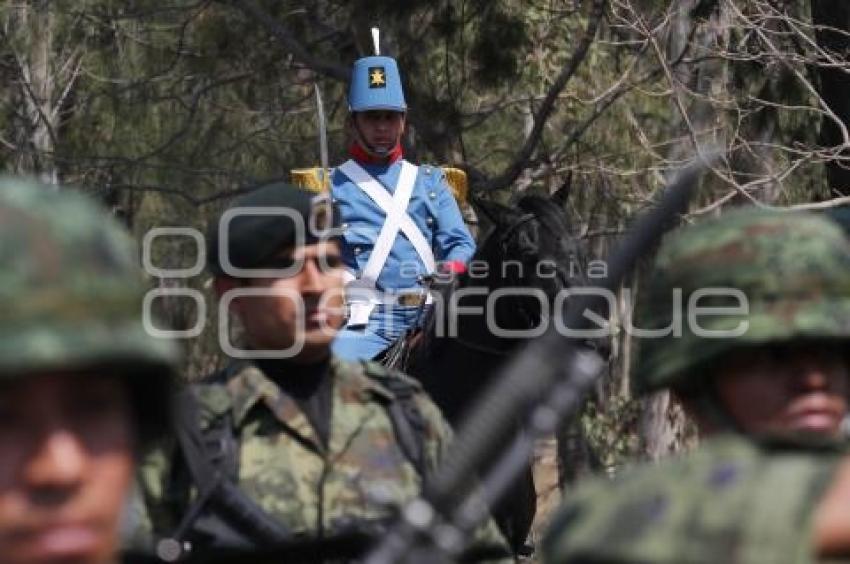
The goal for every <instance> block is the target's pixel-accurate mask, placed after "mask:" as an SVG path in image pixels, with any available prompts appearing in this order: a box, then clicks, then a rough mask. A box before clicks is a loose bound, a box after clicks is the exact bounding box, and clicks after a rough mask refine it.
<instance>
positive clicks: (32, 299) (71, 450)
mask: <svg viewBox="0 0 850 564" xmlns="http://www.w3.org/2000/svg"><path fill="white" fill-rule="evenodd" d="M137 265H138V262H137V257H136V253H135V252H134V251H133V248H132V245H131V244H130V239H129V237H128V236H127V235H126V234H125V233H123V232H122V231H121V229H120V228H119V227H118V226H117V225H116V224H114V223H113V222H112V220H111V219H108V218H107V216H106V214H105V213H104V212H103V211H101V210H99V209H97V208H96V207H95V206H94V205H93V204H92V203H90V202H89V201H87V200H86V199H85V198H84V197H83V196H81V195H79V194H75V193H72V192H69V191H56V190H55V189H54V188H49V187H45V186H41V185H38V184H36V183H33V182H28V181H23V180H16V179H11V178H6V179H0V279H1V280H2V284H0V561H2V562H3V563H4V564H23V563H26V564H35V563H59V562H62V563H66V562H69V563H70V562H73V563H79V564H83V563H85V564H97V563H106V562H115V561H116V559H117V546H118V527H119V521H120V514H121V511H122V508H123V506H124V502H125V498H126V496H127V493H128V489H129V486H130V484H131V482H132V477H133V465H134V461H135V457H136V453H137V452H138V450H139V449H141V448H142V447H143V446H144V445H145V444H146V443H147V442H149V441H150V440H151V439H152V438H154V437H155V436H156V435H158V434H159V433H160V431H162V430H164V428H165V427H166V424H167V421H168V417H167V416H168V409H167V398H168V388H169V382H170V377H171V371H172V365H173V362H174V360H175V351H174V350H173V349H172V348H170V346H169V345H168V343H166V342H162V341H156V340H154V339H153V338H152V337H149V336H148V335H147V334H146V332H145V331H144V329H143V327H142V322H141V307H142V295H143V287H142V283H141V277H140V273H139V271H138V266H137Z"/></svg>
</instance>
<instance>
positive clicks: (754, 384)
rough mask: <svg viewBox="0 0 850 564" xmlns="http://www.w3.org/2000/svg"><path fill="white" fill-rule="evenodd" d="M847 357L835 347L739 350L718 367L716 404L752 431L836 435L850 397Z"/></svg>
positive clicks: (778, 346) (740, 424)
mask: <svg viewBox="0 0 850 564" xmlns="http://www.w3.org/2000/svg"><path fill="white" fill-rule="evenodd" d="M847 358H848V357H847V353H846V352H845V351H843V350H841V348H839V347H837V346H816V345H806V346H789V345H776V346H763V347H758V348H755V349H753V350H747V351H739V352H738V353H736V354H734V355H732V356H731V357H730V358H728V359H726V360H725V361H724V362H723V363H722V364H721V365H720V366H719V367H718V371H717V373H716V376H715V382H716V390H717V394H718V400H719V401H720V402H721V404H722V405H723V406H724V407H725V408H726V409H727V411H728V413H729V415H731V416H732V418H733V419H734V420H735V421H736V422H737V423H738V425H739V426H740V427H741V429H742V430H743V431H745V432H748V433H763V432H779V433H781V432H788V431H803V432H812V433H818V434H825V435H837V434H838V433H839V426H840V424H841V420H842V419H843V418H844V416H845V415H846V414H847V401H848V393H850V384H848V361H847Z"/></svg>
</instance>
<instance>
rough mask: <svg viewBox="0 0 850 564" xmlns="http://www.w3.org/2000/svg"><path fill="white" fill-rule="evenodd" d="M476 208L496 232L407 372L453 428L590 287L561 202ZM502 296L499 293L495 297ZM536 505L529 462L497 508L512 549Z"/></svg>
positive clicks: (434, 315)
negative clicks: (568, 295)
mask: <svg viewBox="0 0 850 564" xmlns="http://www.w3.org/2000/svg"><path fill="white" fill-rule="evenodd" d="M478 209H479V210H480V211H482V212H483V213H484V214H485V215H486V216H487V217H488V218H489V219H490V220H491V222H492V223H493V228H492V230H491V231H490V233H489V235H488V236H487V237H486V238H485V239H484V240H483V242H482V243H481V244H480V245H479V248H478V251H477V252H476V254H475V256H474V258H473V261H472V262H471V263H470V268H469V270H468V271H467V273H466V274H464V275H463V276H461V278H460V280H459V281H458V283H457V287H456V288H455V289H454V296H455V298H456V299H455V300H452V298H451V296H446V295H442V299H438V300H437V304H436V305H435V307H434V308H433V309H432V311H431V314H430V315H429V318H428V320H427V321H426V325H425V330H424V331H423V338H422V339H421V341H420V342H419V343H418V344H416V345H415V346H414V347H412V350H411V351H410V354H409V356H408V357H407V358H406V362H404V366H403V368H404V369H405V370H406V371H407V372H408V373H409V374H411V375H412V376H414V377H416V378H418V379H419V380H420V381H421V382H422V384H423V385H424V387H425V389H426V390H427V391H428V393H429V394H430V395H431V397H432V398H433V399H434V401H435V403H436V404H437V405H438V406H439V407H440V408H441V409H442V410H443V413H444V414H445V416H446V418H447V419H448V420H449V422H450V423H452V424H453V425H455V424H457V423H458V422H459V420H460V419H461V418H462V416H463V414H464V412H465V411H466V409H467V408H468V407H469V406H470V404H471V403H472V402H473V401H474V400H475V399H476V398H477V397H478V396H479V395H480V394H481V392H482V391H483V390H484V389H485V388H486V387H487V386H488V385H489V384H490V383H491V380H492V379H493V378H494V376H495V375H496V373H497V371H498V368H499V367H500V366H501V365H502V364H503V363H504V362H505V360H506V358H507V357H508V355H510V354H511V353H513V352H515V351H516V349H517V347H518V346H519V345H520V344H521V343H522V342H523V341H525V340H527V339H528V338H529V336H530V333H529V331H530V330H533V329H534V328H539V327H541V324H542V325H544V326H545V324H546V323H547V321H548V319H549V317H550V316H551V314H552V312H553V308H554V306H555V296H556V295H557V294H558V293H559V291H561V290H562V289H564V288H569V287H575V286H583V285H585V284H586V278H585V273H586V267H585V264H584V261H583V254H582V253H581V252H580V250H579V246H578V245H577V243H576V241H575V239H574V238H573V237H572V235H571V234H570V229H569V225H568V223H567V220H566V216H565V214H564V211H563V208H562V206H561V202H559V200H558V199H557V198H553V199H549V198H544V197H541V196H531V195H529V196H524V197H522V198H521V199H520V200H519V201H518V202H517V204H516V206H515V207H506V206H501V205H498V204H494V203H489V202H478ZM517 290H518V291H517ZM498 291H501V292H502V294H501V297H498V298H497V299H496V297H497V296H499V294H495V295H494V292H498ZM532 292H534V293H535V294H536V295H534V296H533V295H530V294H531V293H532ZM464 293H466V294H467V295H463V294H464ZM462 295H463V297H461V296H462ZM541 297H545V299H541ZM488 299H489V300H490V301H491V305H490V307H491V308H492V309H491V315H490V316H489V320H488V316H487V315H485V314H484V313H481V314H470V313H465V314H464V313H461V311H467V312H468V311H470V310H471V309H472V308H481V311H483V312H486V311H487V308H488V304H487V301H488ZM440 302H442V306H443V307H440V305H441V304H440ZM452 304H454V305H456V306H459V308H458V307H453V305H452ZM467 308H469V309H467ZM453 320H456V321H453ZM488 321H489V323H488ZM452 325H454V327H453V326H452ZM523 331H524V332H525V333H523V334H522V335H519V333H520V332H523ZM510 332H515V333H514V334H513V335H511V334H510ZM518 335H519V336H518ZM506 440H508V437H506ZM536 502H537V498H536V493H535V491H534V482H533V478H532V474H531V464H530V463H529V467H528V471H527V473H526V476H524V477H523V478H522V479H521V480H519V481H518V483H517V484H516V487H515V488H514V489H513V490H512V493H511V495H510V496H509V499H506V500H505V501H504V502H503V503H502V504H500V505H499V506H497V507H495V508H494V516H495V517H496V520H497V521H498V522H499V525H500V527H502V530H503V532H504V533H505V534H506V536H508V538H509V539H510V541H511V543H512V544H513V546H514V549H518V548H519V547H520V546H522V544H523V543H524V541H525V540H526V537H527V535H528V532H529V530H530V528H531V522H532V520H533V519H534V513H535V510H536Z"/></svg>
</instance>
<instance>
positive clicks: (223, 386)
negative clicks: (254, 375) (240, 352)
mask: <svg viewBox="0 0 850 564" xmlns="http://www.w3.org/2000/svg"><path fill="white" fill-rule="evenodd" d="M248 368H249V364H248V363H244V362H232V363H230V364H229V365H228V366H227V367H225V368H224V369H222V370H218V371H216V372H212V373H210V374H207V375H206V376H204V377H203V378H201V379H199V380H196V381H194V382H191V383H189V384H188V385H187V386H186V389H185V390H184V391H183V394H182V395H181V396H179V398H183V397H185V396H187V395H188V396H189V397H190V398H191V399H193V400H194V401H195V402H196V403H197V405H198V408H199V411H200V416H201V423H202V424H204V423H205V422H207V420H208V419H210V418H214V417H217V416H220V415H222V414H224V413H226V412H227V411H228V410H230V409H231V408H232V406H233V402H234V394H235V393H236V392H235V388H238V387H239V386H238V380H239V378H240V377H241V375H242V374H243V373H244V372H245V371H246V370H247V369H248Z"/></svg>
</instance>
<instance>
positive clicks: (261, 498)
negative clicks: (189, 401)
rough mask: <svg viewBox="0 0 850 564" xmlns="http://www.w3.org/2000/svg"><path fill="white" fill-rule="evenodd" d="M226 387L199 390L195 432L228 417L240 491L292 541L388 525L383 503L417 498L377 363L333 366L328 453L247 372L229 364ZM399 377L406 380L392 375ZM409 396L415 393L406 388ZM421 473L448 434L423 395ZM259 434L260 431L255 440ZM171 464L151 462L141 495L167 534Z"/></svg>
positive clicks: (303, 421) (258, 377) (289, 407)
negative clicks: (370, 523)
mask: <svg viewBox="0 0 850 564" xmlns="http://www.w3.org/2000/svg"><path fill="white" fill-rule="evenodd" d="M228 372H229V373H230V376H229V377H228V378H227V379H226V382H223V383H215V384H202V385H199V386H196V395H197V397H198V398H199V400H200V404H201V425H202V426H205V425H207V424H209V422H210V421H211V420H212V419H213V418H215V417H219V416H221V415H223V414H224V413H225V412H229V413H230V414H231V415H232V417H233V422H234V425H235V428H236V433H237V436H239V437H240V438H241V445H240V446H241V448H240V453H239V465H238V476H237V480H236V481H237V482H238V484H239V487H240V489H242V490H243V491H244V492H246V493H247V494H248V495H249V496H250V497H251V498H253V499H255V500H257V501H258V502H259V504H260V506H261V507H262V508H263V509H264V510H265V511H266V512H268V513H269V514H270V515H272V516H274V517H275V518H276V519H278V520H279V521H280V522H281V523H282V524H283V525H284V526H285V527H286V528H287V529H288V530H289V531H290V532H291V533H293V534H300V533H305V532H306V533H318V534H321V533H322V532H329V531H339V530H340V529H341V528H344V526H345V524H346V522H347V521H348V522H349V524H350V521H351V519H355V518H362V519H368V520H373V519H374V520H377V519H383V518H386V517H388V516H389V515H388V510H387V507H386V505H384V504H385V503H391V504H392V503H395V504H399V503H401V502H402V501H405V500H408V499H410V498H412V497H414V496H415V495H416V494H417V493H418V492H419V489H420V487H421V478H420V476H419V475H418V472H417V470H416V469H415V468H414V467H413V465H412V464H411V461H409V460H408V459H407V458H406V457H405V454H404V453H403V452H402V451H401V450H400V449H399V446H398V444H397V442H396V441H395V436H394V431H393V427H392V424H391V422H390V419H389V418H388V415H387V411H386V409H385V404H386V403H387V402H388V401H390V400H391V399H392V398H393V396H392V392H391V391H390V390H388V389H387V388H385V387H384V386H382V385H381V384H380V383H379V382H378V381H377V380H376V379H375V378H373V377H370V376H369V375H368V374H369V373H371V374H373V375H381V374H384V373H385V370H384V369H383V368H382V367H381V366H379V365H377V364H373V363H369V364H366V363H357V364H354V363H345V362H342V361H339V360H334V361H332V365H331V377H332V379H333V395H332V413H333V417H332V419H331V429H330V444H329V446H328V447H325V446H324V445H323V443H322V441H321V440H320V439H319V438H318V437H317V436H316V434H315V431H314V430H313V428H312V426H311V425H310V423H309V421H308V420H307V418H306V417H305V416H304V414H303V412H302V411H301V410H300V409H299V407H298V405H297V404H296V403H295V402H294V401H293V400H292V399H291V398H289V397H288V396H287V395H285V394H283V393H282V392H281V390H280V388H279V387H278V386H277V385H276V384H275V383H274V382H273V381H272V380H270V379H269V378H268V377H267V376H266V375H265V374H264V373H263V371H262V370H260V369H259V368H258V367H257V366H256V365H254V364H253V363H249V362H238V363H235V364H234V365H233V366H232V367H231V368H230V369H229V370H228ZM396 377H402V378H403V376H400V375H396ZM410 383H411V385H412V386H417V389H418V385H417V384H415V383H414V382H413V381H410ZM415 401H416V405H417V407H418V408H419V410H420V412H421V413H422V415H423V424H424V429H423V432H424V445H425V450H426V454H427V464H428V466H429V467H431V468H433V467H434V466H435V464H436V462H437V460H438V459H439V455H440V453H441V451H442V449H443V448H444V446H445V445H446V443H447V442H448V439H449V437H450V431H449V429H448V427H447V426H446V424H445V422H444V421H443V419H442V417H441V416H440V414H439V411H438V410H437V408H436V407H435V406H434V404H433V403H431V401H430V400H429V399H428V398H427V396H426V395H425V394H424V393H422V392H421V391H419V392H418V393H417V394H416V397H415ZM261 430H262V431H261ZM171 462H172V461H171V460H166V459H165V458H164V457H156V458H155V459H154V460H152V461H151V462H150V463H149V464H148V466H147V467H146V468H145V469H144V472H143V480H144V481H143V486H144V490H145V492H146V493H147V496H148V498H149V500H150V501H151V504H150V505H151V507H152V508H153V507H157V506H158V509H152V511H154V512H155V515H157V517H158V518H157V521H158V522H159V524H162V525H164V527H162V529H163V532H170V531H169V528H170V527H171V526H176V519H175V517H177V516H174V515H168V507H169V505H170V504H169V503H168V499H167V495H168V485H167V484H163V483H162V481H161V480H162V479H163V478H164V477H166V476H169V475H170V471H169V468H167V465H168V464H170V463H171Z"/></svg>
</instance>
